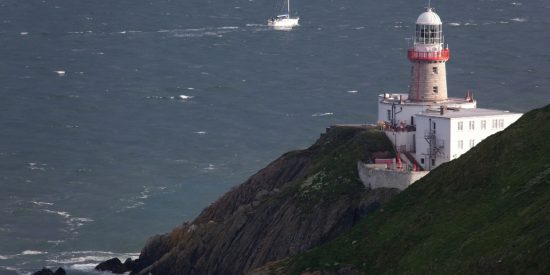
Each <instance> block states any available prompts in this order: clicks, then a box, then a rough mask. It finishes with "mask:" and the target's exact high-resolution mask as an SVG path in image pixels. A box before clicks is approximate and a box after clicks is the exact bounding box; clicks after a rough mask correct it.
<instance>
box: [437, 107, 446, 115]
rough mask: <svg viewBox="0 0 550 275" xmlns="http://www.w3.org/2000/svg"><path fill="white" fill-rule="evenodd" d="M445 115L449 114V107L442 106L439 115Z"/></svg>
mask: <svg viewBox="0 0 550 275" xmlns="http://www.w3.org/2000/svg"><path fill="white" fill-rule="evenodd" d="M445 113H447V106H445V105H441V106H440V107H439V114H440V115H444V114H445Z"/></svg>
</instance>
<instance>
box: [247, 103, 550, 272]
mask: <svg viewBox="0 0 550 275" xmlns="http://www.w3.org/2000/svg"><path fill="white" fill-rule="evenodd" d="M549 137H550V105H548V106H546V107H544V108H540V109H537V110H533V111H531V112H528V113H526V114H525V115H523V117H522V118H521V119H519V120H518V121H517V122H516V123H514V124H512V125H511V126H510V127H508V128H506V129H505V130H504V131H502V132H499V133H497V134H494V135H492V136H490V137H489V138H487V139H485V140H483V141H482V142H481V143H480V144H479V145H477V146H476V147H474V148H473V149H471V150H470V151H468V152H467V153H466V154H464V155H462V156H461V157H460V158H458V159H456V160H453V161H451V162H448V163H445V164H443V165H441V166H440V167H438V168H436V169H434V170H433V171H431V172H430V174H428V175H427V176H426V177H424V178H422V179H421V180H419V181H417V182H415V183H414V184H413V185H411V186H410V187H409V188H408V189H406V190H405V191H403V192H401V193H400V194H399V195H398V196H396V197H395V198H394V199H392V200H391V201H390V202H388V203H387V204H385V205H384V207H383V208H381V209H379V210H378V211H376V212H375V213H372V214H371V215H369V216H368V217H366V218H365V219H364V220H363V221H361V222H360V223H359V224H357V225H356V226H355V227H354V228H353V229H352V230H350V231H349V232H346V233H345V234H343V235H342V236H340V237H338V238H337V239H336V240H334V241H331V242H328V243H326V244H324V245H322V246H321V247H318V248H315V249H312V250H311V251H308V252H306V253H304V254H301V255H299V256H296V257H292V258H290V259H287V260H284V261H280V262H276V263H271V264H269V265H266V266H265V267H263V268H260V269H257V270H256V271H255V272H254V274H548V273H549V272H550V261H549V259H550V141H549Z"/></svg>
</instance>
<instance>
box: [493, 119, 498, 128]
mask: <svg viewBox="0 0 550 275" xmlns="http://www.w3.org/2000/svg"><path fill="white" fill-rule="evenodd" d="M497 127H498V120H496V119H493V127H492V128H493V129H496V128H497Z"/></svg>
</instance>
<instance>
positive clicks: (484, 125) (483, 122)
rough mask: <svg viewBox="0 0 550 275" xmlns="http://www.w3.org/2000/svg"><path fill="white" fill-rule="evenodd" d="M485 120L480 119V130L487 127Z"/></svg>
mask: <svg viewBox="0 0 550 275" xmlns="http://www.w3.org/2000/svg"><path fill="white" fill-rule="evenodd" d="M486 122H487V121H485V120H482V121H481V130H485V128H486V127H487V123H486Z"/></svg>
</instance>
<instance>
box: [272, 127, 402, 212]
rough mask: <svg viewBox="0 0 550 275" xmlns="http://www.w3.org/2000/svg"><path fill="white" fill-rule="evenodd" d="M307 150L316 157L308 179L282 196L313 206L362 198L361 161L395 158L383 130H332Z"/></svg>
mask: <svg viewBox="0 0 550 275" xmlns="http://www.w3.org/2000/svg"><path fill="white" fill-rule="evenodd" d="M307 151H310V152H314V153H313V154H314V155H313V156H312V159H313V161H312V165H311V167H310V168H309V169H308V171H307V173H306V175H305V178H304V179H300V180H299V181H298V182H297V183H295V184H293V185H291V186H289V188H287V189H286V190H284V192H283V194H282V196H288V195H292V196H293V197H295V198H296V199H297V200H298V201H301V202H303V203H304V204H306V205H310V206H313V205H315V204H316V203H319V202H327V201H333V200H337V199H340V198H341V197H342V196H352V197H353V196H359V195H361V194H362V193H364V192H365V187H364V185H363V183H361V180H360V179H359V174H358V173H357V168H356V167H357V161H359V160H361V161H365V162H369V161H372V159H373V153H381V152H385V153H387V154H389V155H390V156H394V153H393V147H392V144H391V142H390V141H389V140H388V138H387V137H386V135H385V134H384V133H383V132H382V131H380V130H377V129H376V128H369V129H358V128H353V127H344V126H339V127H334V128H331V130H330V131H329V132H328V133H326V134H324V135H323V136H322V137H321V138H320V139H319V140H318V141H317V142H316V143H315V144H314V145H313V146H311V147H310V148H308V149H307ZM299 152H301V151H297V153H299ZM306 207H307V206H306Z"/></svg>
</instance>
